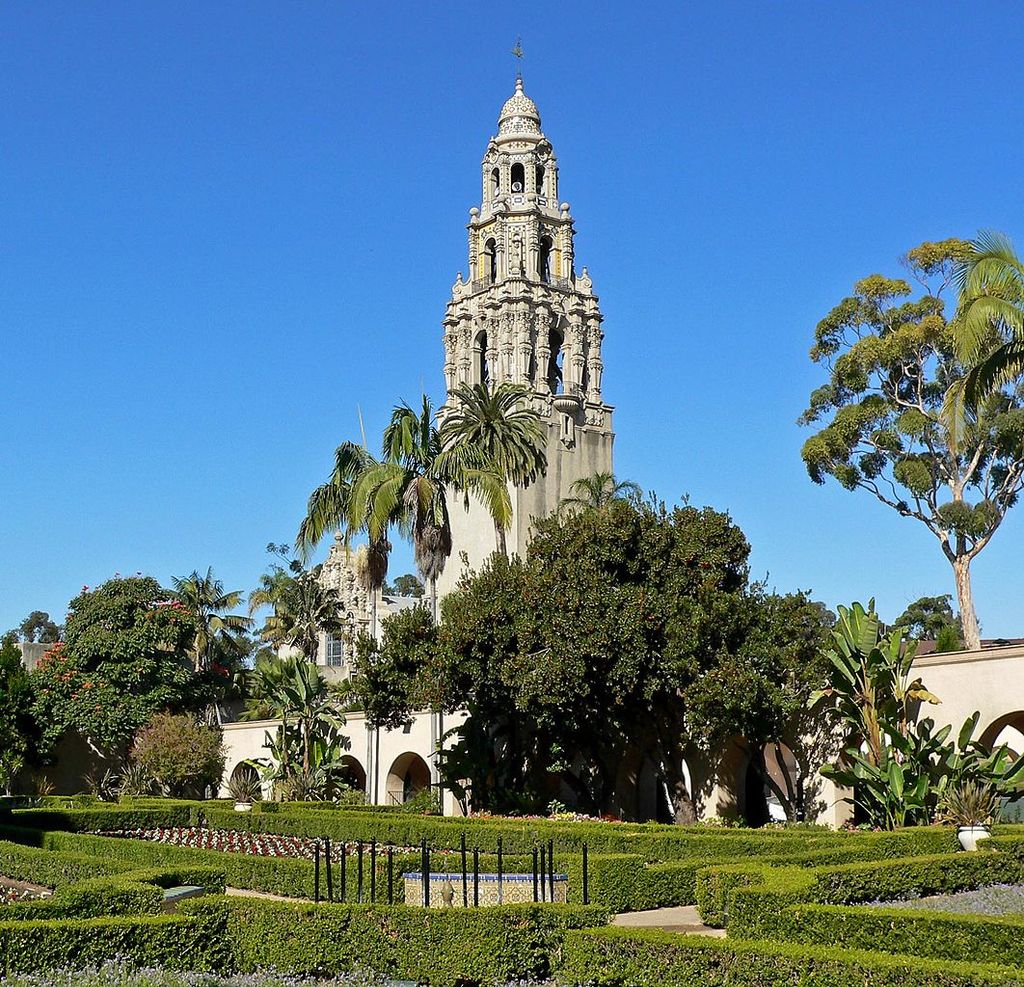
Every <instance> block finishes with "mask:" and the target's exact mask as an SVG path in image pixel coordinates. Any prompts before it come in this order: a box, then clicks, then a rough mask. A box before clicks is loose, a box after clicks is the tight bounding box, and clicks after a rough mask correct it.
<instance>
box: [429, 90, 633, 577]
mask: <svg viewBox="0 0 1024 987" xmlns="http://www.w3.org/2000/svg"><path fill="white" fill-rule="evenodd" d="M481 179H482V182H481V186H482V187H481V201H480V205H479V206H474V207H473V208H472V209H470V211H469V225H468V233H469V277H468V278H467V279H463V275H462V273H461V272H459V275H458V277H457V279H456V281H455V284H454V286H453V287H452V297H451V300H450V301H449V302H448V306H447V311H446V312H445V317H444V351H445V363H444V374H445V383H446V385H447V389H448V398H447V401H446V406H445V407H446V408H447V407H451V406H452V405H453V404H454V403H455V402H456V401H458V394H457V392H458V389H459V388H460V387H461V386H463V385H467V384H468V385H475V384H486V385H488V386H491V387H493V386H495V385H496V384H500V383H504V382H509V383H515V384H521V385H524V386H525V387H527V388H528V390H529V398H528V400H529V402H530V403H531V404H532V405H533V407H534V408H536V409H537V411H539V412H540V413H541V415H543V417H544V418H545V419H546V420H547V422H548V444H547V457H548V471H547V475H546V476H545V477H544V478H543V479H542V480H540V481H538V482H537V483H534V484H532V485H531V486H530V487H528V488H526V489H525V490H513V491H510V493H511V494H512V503H513V508H514V512H515V521H514V523H513V529H512V531H511V532H510V537H509V539H508V544H509V548H510V549H511V550H512V551H518V552H522V551H523V550H524V549H525V547H526V542H527V540H528V537H529V528H530V522H531V518H534V517H544V516H546V515H548V514H550V513H551V512H552V511H553V510H555V509H556V508H557V507H558V505H559V503H560V502H561V501H562V499H564V498H565V497H567V496H569V486H570V485H571V484H572V482H573V481H574V480H577V479H580V478H582V477H589V476H593V475H594V474H595V473H610V472H612V441H613V437H614V436H613V432H612V410H613V409H612V408H611V406H610V405H608V404H606V403H605V401H604V398H603V396H602V391H601V386H602V378H603V375H604V362H603V360H602V358H601V343H602V340H603V339H604V332H603V330H602V328H601V310H600V308H599V307H598V300H597V296H596V295H595V294H594V292H593V282H592V281H591V279H590V277H589V275H588V274H587V269H586V268H583V270H582V271H580V272H577V270H576V260H575V244H574V240H575V228H574V225H573V219H572V215H571V213H570V209H569V204H568V203H567V202H560V201H559V175H558V163H557V160H556V158H555V154H554V150H553V148H552V146H551V143H550V141H548V139H547V137H545V136H544V133H543V131H542V130H541V126H540V113H539V112H538V111H537V105H536V104H535V103H534V101H533V100H532V99H530V97H529V96H527V95H526V93H525V91H524V90H523V81H522V78H521V77H520V78H518V79H517V80H516V88H515V92H514V93H513V94H512V96H511V97H509V99H507V100H506V101H505V104H504V106H503V107H502V108H501V114H500V116H499V118H498V133H497V134H496V135H495V136H494V137H492V138H491V139H490V141H489V142H488V144H487V151H486V152H485V154H484V158H483V161H482V163H481ZM443 411H444V409H442V413H443ZM452 531H453V536H454V541H455V550H454V552H453V553H452V563H455V562H456V560H457V559H458V558H459V557H460V555H461V553H463V552H465V553H466V554H467V556H468V558H469V561H470V565H471V566H472V567H474V568H475V567H476V566H478V565H479V563H480V562H481V561H483V559H484V558H486V557H487V556H488V555H489V554H490V553H491V552H492V551H493V550H494V528H493V524H492V523H491V521H490V518H489V517H488V516H487V515H486V514H485V513H484V512H483V509H482V508H481V507H480V506H479V505H475V506H474V507H473V508H472V509H471V510H470V512H469V514H468V515H467V514H465V512H463V511H462V510H459V509H457V510H454V511H453V512H452ZM457 569H458V565H457V564H451V563H450V564H449V566H448V568H447V569H446V570H445V573H444V576H443V577H442V579H441V582H440V584H439V585H440V588H441V589H442V591H444V590H445V589H450V588H451V586H452V585H454V583H455V581H456V580H457V578H458V575H459V573H458V571H457Z"/></svg>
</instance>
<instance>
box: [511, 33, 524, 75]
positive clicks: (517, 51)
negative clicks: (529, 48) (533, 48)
mask: <svg viewBox="0 0 1024 987" xmlns="http://www.w3.org/2000/svg"><path fill="white" fill-rule="evenodd" d="M512 54H513V56H515V59H516V82H522V81H523V68H522V66H523V56H524V55H525V54H526V53H525V52H524V51H523V39H522V38H516V43H515V45H514V46H513V48H512Z"/></svg>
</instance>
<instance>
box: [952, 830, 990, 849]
mask: <svg viewBox="0 0 1024 987" xmlns="http://www.w3.org/2000/svg"><path fill="white" fill-rule="evenodd" d="M991 835H992V830H991V828H989V827H988V826H961V827H960V828H959V829H958V830H957V831H956V837H957V839H958V840H959V841H960V846H962V847H963V848H964V849H965V850H977V849H978V844H979V843H980V842H981V841H982V840H987V839H988V838H989V837H990V836H991Z"/></svg>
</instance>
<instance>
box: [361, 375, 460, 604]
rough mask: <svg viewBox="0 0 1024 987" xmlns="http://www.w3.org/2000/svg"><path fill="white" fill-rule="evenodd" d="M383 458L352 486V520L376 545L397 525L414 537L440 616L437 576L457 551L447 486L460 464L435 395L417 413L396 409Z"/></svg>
mask: <svg viewBox="0 0 1024 987" xmlns="http://www.w3.org/2000/svg"><path fill="white" fill-rule="evenodd" d="M382 451H383V457H382V458H381V460H380V461H378V462H374V463H372V464H370V465H368V466H367V467H366V468H365V469H364V470H363V471H362V473H360V475H359V476H358V478H357V479H356V482H355V483H354V484H353V485H352V493H351V499H350V502H349V518H350V519H351V520H352V521H355V522H356V523H360V522H361V523H362V525H363V526H364V527H365V530H366V533H367V535H368V536H369V539H370V542H371V544H372V543H374V542H380V541H381V540H386V539H387V534H388V530H389V528H390V527H391V526H392V525H395V526H396V527H397V528H398V529H399V531H401V532H402V533H403V534H405V535H407V536H408V537H410V538H411V539H412V543H413V556H414V558H415V560H416V568H417V569H418V570H419V573H420V576H421V577H422V578H423V580H424V581H425V582H426V583H428V584H429V585H430V588H431V607H432V611H433V613H434V616H435V619H436V615H437V578H438V576H440V575H441V573H442V572H444V567H445V563H446V562H447V561H448V556H449V555H451V551H452V529H451V523H450V521H449V517H448V490H449V488H450V487H452V486H455V484H454V482H453V481H454V480H455V479H456V476H457V473H458V470H457V468H456V462H455V460H454V459H453V457H451V456H450V455H448V454H446V453H445V451H444V449H443V447H442V442H441V437H440V434H439V432H438V429H437V426H436V425H435V423H434V411H433V408H432V406H431V404H430V399H429V398H428V397H427V396H426V395H424V396H423V404H422V408H421V410H420V412H419V413H418V414H417V413H416V412H415V411H413V409H412V408H410V407H409V405H407V404H404V405H401V406H399V407H396V408H395V409H394V410H393V411H392V413H391V421H390V422H389V423H388V426H387V428H385V429H384V441H383V450H382Z"/></svg>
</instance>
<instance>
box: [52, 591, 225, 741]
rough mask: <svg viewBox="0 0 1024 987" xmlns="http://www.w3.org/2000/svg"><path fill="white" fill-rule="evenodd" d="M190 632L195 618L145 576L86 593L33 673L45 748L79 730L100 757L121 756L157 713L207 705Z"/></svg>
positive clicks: (74, 602) (75, 601)
mask: <svg viewBox="0 0 1024 987" xmlns="http://www.w3.org/2000/svg"><path fill="white" fill-rule="evenodd" d="M193 633H194V622H193V616H192V614H191V613H189V611H188V610H187V609H186V608H185V607H184V605H183V604H182V603H181V602H180V601H178V600H177V599H176V598H175V596H174V594H173V593H172V592H171V591H170V590H168V589H165V588H163V587H162V586H161V585H160V584H159V583H158V582H157V581H156V580H155V579H152V578H150V577H148V576H130V577H127V578H115V579H111V580H108V581H107V582H105V583H104V584H103V585H102V586H99V587H97V588H96V589H93V590H90V589H89V588H88V587H86V588H84V589H83V590H82V592H81V593H80V594H79V595H78V596H77V597H75V599H73V600H72V601H71V603H70V605H69V608H68V618H67V627H66V632H65V635H64V642H63V643H61V644H57V645H55V646H54V647H53V649H52V650H50V651H48V652H47V653H46V655H44V657H43V658H42V659H41V660H40V662H39V663H38V665H37V666H36V668H35V670H34V671H33V673H32V677H33V681H34V686H35V691H36V698H35V704H34V714H35V717H36V720H37V721H38V723H39V724H40V728H41V730H42V747H43V749H44V751H46V752H49V751H51V750H52V749H53V747H54V745H55V744H56V743H57V741H58V740H60V738H61V737H62V736H63V735H64V734H65V733H67V732H69V731H72V730H77V731H78V733H79V734H81V736H82V737H83V738H84V739H85V740H86V741H87V742H88V743H89V744H90V745H91V746H92V747H93V748H94V749H95V750H97V751H98V752H99V753H101V754H102V755H104V756H111V755H113V756H123V755H124V754H125V753H126V751H127V749H128V747H129V745H130V744H131V742H132V738H133V737H134V736H135V733H136V731H137V730H138V729H139V728H140V727H141V726H142V725H143V724H145V723H147V722H148V721H149V719H150V718H151V717H152V716H153V714H154V713H157V712H161V711H181V710H194V709H197V708H202V706H203V705H205V703H206V702H207V701H208V700H209V697H210V693H209V689H208V688H205V687H204V683H203V681H202V680H201V679H199V678H198V677H197V676H196V675H195V673H194V671H193V667H192V662H191V660H190V658H189V656H188V645H189V642H190V640H191V638H192V635H193Z"/></svg>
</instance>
